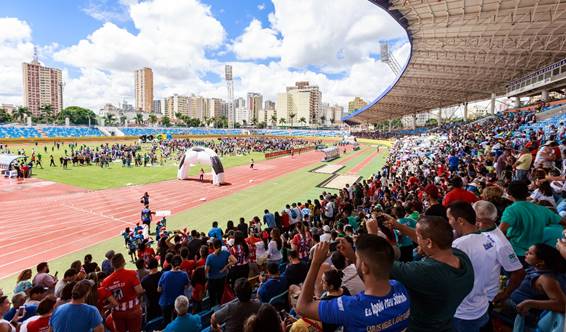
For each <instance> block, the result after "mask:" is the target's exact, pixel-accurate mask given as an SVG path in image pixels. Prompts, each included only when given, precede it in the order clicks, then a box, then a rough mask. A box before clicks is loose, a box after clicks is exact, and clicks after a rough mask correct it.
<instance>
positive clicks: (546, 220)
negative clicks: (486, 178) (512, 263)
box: [499, 181, 560, 266]
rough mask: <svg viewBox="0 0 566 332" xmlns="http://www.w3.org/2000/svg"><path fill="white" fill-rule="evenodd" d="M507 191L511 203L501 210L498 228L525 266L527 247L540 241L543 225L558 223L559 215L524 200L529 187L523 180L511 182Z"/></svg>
mask: <svg viewBox="0 0 566 332" xmlns="http://www.w3.org/2000/svg"><path fill="white" fill-rule="evenodd" d="M507 193H508V195H509V196H510V199H511V200H512V201H513V204H511V205H510V206H509V207H507V208H506V209H505V211H503V215H502V216H501V224H500V225H499V229H500V230H501V231H502V232H503V234H505V235H506V236H507V238H509V242H511V245H512V246H513V249H514V250H515V254H517V256H518V257H519V260H520V261H521V263H523V266H525V255H526V252H527V250H528V249H529V247H530V246H532V245H533V244H535V243H542V242H543V239H544V227H545V226H546V225H550V224H558V223H560V216H559V215H558V214H556V213H554V212H552V211H551V210H549V209H548V208H546V207H543V206H540V205H536V204H534V203H531V202H528V201H526V199H527V197H528V196H529V189H528V187H527V185H526V184H525V183H524V182H519V181H514V182H511V183H510V184H509V187H507Z"/></svg>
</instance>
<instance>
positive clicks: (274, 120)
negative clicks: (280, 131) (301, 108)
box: [271, 114, 277, 127]
mask: <svg viewBox="0 0 566 332" xmlns="http://www.w3.org/2000/svg"><path fill="white" fill-rule="evenodd" d="M271 125H272V126H273V127H275V126H276V125H277V115H275V114H273V115H272V116H271Z"/></svg>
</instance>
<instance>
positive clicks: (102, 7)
mask: <svg viewBox="0 0 566 332" xmlns="http://www.w3.org/2000/svg"><path fill="white" fill-rule="evenodd" d="M133 3H135V0H120V1H118V2H113V1H109V0H90V1H89V2H88V4H87V5H86V6H85V7H84V8H83V9H82V10H83V12H84V13H85V14H87V15H88V16H90V17H92V18H94V19H96V20H99V21H103V22H108V21H112V22H125V21H128V20H129V15H128V6H129V5H130V4H133Z"/></svg>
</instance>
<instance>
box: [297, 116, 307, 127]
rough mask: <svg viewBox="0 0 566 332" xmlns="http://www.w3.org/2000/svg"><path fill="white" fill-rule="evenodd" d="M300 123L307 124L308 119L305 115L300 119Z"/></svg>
mask: <svg viewBox="0 0 566 332" xmlns="http://www.w3.org/2000/svg"><path fill="white" fill-rule="evenodd" d="M299 123H302V124H303V126H304V125H306V124H307V119H305V117H304V116H303V117H302V118H300V119H299Z"/></svg>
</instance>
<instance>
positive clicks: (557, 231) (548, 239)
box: [543, 225, 564, 247]
mask: <svg viewBox="0 0 566 332" xmlns="http://www.w3.org/2000/svg"><path fill="white" fill-rule="evenodd" d="M563 230H564V227H562V225H550V226H546V227H545V228H544V233H543V234H544V241H543V242H544V243H545V244H548V245H549V246H551V247H555V246H556V241H558V239H560V238H562V231H563Z"/></svg>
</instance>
